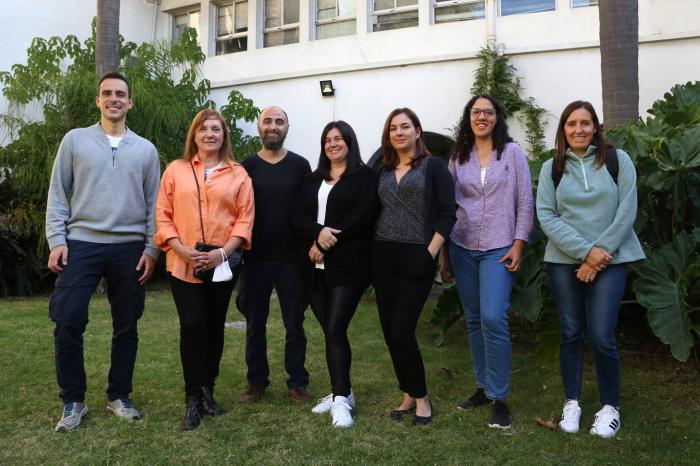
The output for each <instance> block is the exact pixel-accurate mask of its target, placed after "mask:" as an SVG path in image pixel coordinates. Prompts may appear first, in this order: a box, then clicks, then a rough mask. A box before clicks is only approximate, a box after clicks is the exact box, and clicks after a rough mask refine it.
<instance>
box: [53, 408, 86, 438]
mask: <svg viewBox="0 0 700 466" xmlns="http://www.w3.org/2000/svg"><path fill="white" fill-rule="evenodd" d="M87 412H88V409H87V406H85V403H66V404H64V405H63V415H62V416H61V420H60V421H58V424H56V427H54V430H55V431H56V432H66V431H68V430H73V429H75V428H76V427H78V426H80V421H81V420H82V419H83V416H85V415H86V414H87Z"/></svg>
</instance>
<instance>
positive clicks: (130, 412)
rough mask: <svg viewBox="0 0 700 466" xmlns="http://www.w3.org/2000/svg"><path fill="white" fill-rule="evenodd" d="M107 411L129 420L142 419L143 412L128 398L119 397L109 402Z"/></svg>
mask: <svg viewBox="0 0 700 466" xmlns="http://www.w3.org/2000/svg"><path fill="white" fill-rule="evenodd" d="M107 411H109V412H111V413H112V414H114V415H116V416H118V417H120V418H122V419H126V420H127V421H136V420H138V419H141V413H139V412H138V410H137V409H136V408H134V405H133V404H132V403H131V400H130V399H128V398H117V399H116V400H114V401H110V402H109V403H107Z"/></svg>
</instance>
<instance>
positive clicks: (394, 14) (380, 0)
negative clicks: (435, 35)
mask: <svg viewBox="0 0 700 466" xmlns="http://www.w3.org/2000/svg"><path fill="white" fill-rule="evenodd" d="M373 11H374V15H373V18H372V31H374V32H377V31H388V30H390V29H400V28H408V27H413V26H418V0H374V10H373Z"/></svg>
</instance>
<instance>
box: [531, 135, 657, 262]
mask: <svg viewBox="0 0 700 466" xmlns="http://www.w3.org/2000/svg"><path fill="white" fill-rule="evenodd" d="M617 158H618V161H619V166H620V170H619V173H618V177H617V184H615V181H614V180H613V179H612V177H611V176H610V173H609V172H608V170H607V168H606V167H605V165H603V166H602V167H597V166H596V165H595V146H589V147H588V150H587V151H586V153H585V154H584V155H583V157H579V156H577V155H576V154H574V153H573V152H572V151H571V150H570V149H567V151H566V160H565V168H564V174H563V176H562V178H561V181H560V183H559V186H558V187H557V189H556V190H555V189H554V182H553V180H552V163H553V159H549V160H547V161H546V162H545V163H544V164H543V165H542V170H541V172H540V178H539V184H538V186H537V204H536V205H537V218H538V219H539V221H540V225H541V227H542V231H544V234H545V235H546V236H547V238H548V239H549V241H548V242H547V249H546V250H545V254H544V260H545V262H553V263H556V264H580V263H582V262H584V261H585V259H586V256H587V255H588V252H589V251H590V250H591V248H593V246H597V247H599V248H602V249H604V250H606V251H607V252H609V253H610V254H612V255H613V259H612V260H611V261H610V263H611V264H624V263H628V262H636V261H639V260H642V259H644V252H643V251H642V246H641V245H640V243H639V240H638V239H637V235H636V234H635V232H634V229H633V226H634V221H635V218H636V216H637V175H636V173H635V169H634V164H633V163H632V160H631V159H630V157H629V155H627V153H625V152H624V151H622V150H619V149H618V150H617Z"/></svg>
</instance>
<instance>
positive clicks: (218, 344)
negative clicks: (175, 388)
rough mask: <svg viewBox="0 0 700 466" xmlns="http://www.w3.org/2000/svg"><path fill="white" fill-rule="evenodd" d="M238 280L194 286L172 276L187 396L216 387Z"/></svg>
mask: <svg viewBox="0 0 700 466" xmlns="http://www.w3.org/2000/svg"><path fill="white" fill-rule="evenodd" d="M235 284H236V282H235V281H234V280H231V281H228V282H219V283H190V282H186V281H183V280H180V279H177V278H175V277H173V276H172V275H171V276H170V288H171V290H172V293H173V299H174V301H175V307H176V308H177V314H178V316H179V317H180V360H181V361H182V371H183V375H184V377H185V395H187V396H196V395H199V394H200V393H201V390H202V387H212V388H213V387H214V384H215V381H216V377H218V375H219V363H220V362H221V354H222V353H223V350H224V324H225V323H226V313H227V312H228V306H229V301H230V300H231V293H233V288H234V286H235Z"/></svg>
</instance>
